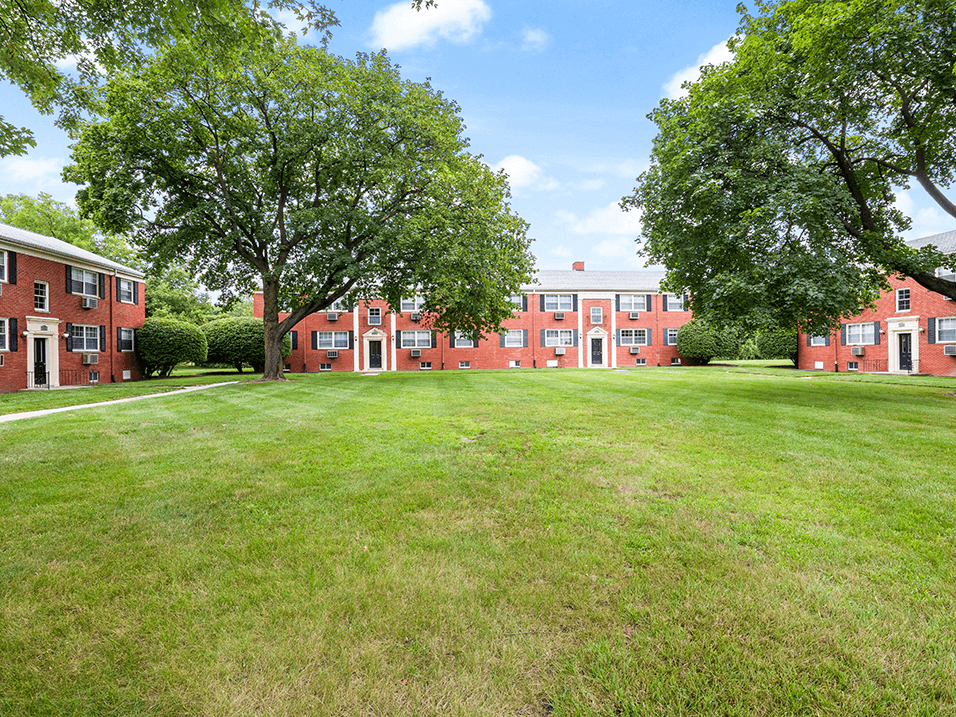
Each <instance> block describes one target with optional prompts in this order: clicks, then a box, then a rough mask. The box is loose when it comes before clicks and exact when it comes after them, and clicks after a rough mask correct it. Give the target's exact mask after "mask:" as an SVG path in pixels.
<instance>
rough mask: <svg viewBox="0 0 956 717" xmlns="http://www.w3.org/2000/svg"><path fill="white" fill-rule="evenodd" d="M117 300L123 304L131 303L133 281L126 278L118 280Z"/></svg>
mask: <svg viewBox="0 0 956 717" xmlns="http://www.w3.org/2000/svg"><path fill="white" fill-rule="evenodd" d="M118 294H119V300H120V301H122V302H123V303H124V304H132V303H133V282H132V281H127V280H126V279H120V280H119V292H118Z"/></svg>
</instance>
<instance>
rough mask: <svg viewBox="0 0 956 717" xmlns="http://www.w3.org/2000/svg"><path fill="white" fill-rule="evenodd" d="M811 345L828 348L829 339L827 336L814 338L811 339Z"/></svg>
mask: <svg viewBox="0 0 956 717" xmlns="http://www.w3.org/2000/svg"><path fill="white" fill-rule="evenodd" d="M810 345H811V346H826V345H827V337H826V336H813V337H812V338H811V339H810Z"/></svg>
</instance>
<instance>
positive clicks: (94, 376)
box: [90, 371, 100, 383]
mask: <svg viewBox="0 0 956 717" xmlns="http://www.w3.org/2000/svg"><path fill="white" fill-rule="evenodd" d="M99 382H100V372H99V371H90V383H99Z"/></svg>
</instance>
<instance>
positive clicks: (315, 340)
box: [312, 331, 319, 351]
mask: <svg viewBox="0 0 956 717" xmlns="http://www.w3.org/2000/svg"><path fill="white" fill-rule="evenodd" d="M312 350H313V351H318V350H319V332H318V331H313V332H312Z"/></svg>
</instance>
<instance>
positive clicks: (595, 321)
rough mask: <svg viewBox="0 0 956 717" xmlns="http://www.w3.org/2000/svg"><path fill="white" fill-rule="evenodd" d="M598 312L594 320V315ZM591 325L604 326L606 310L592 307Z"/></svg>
mask: <svg viewBox="0 0 956 717" xmlns="http://www.w3.org/2000/svg"><path fill="white" fill-rule="evenodd" d="M595 312H597V318H596V319H595V318H594V314H595ZM591 323H592V324H603V323H604V308H603V307H601V306H592V307H591Z"/></svg>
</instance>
